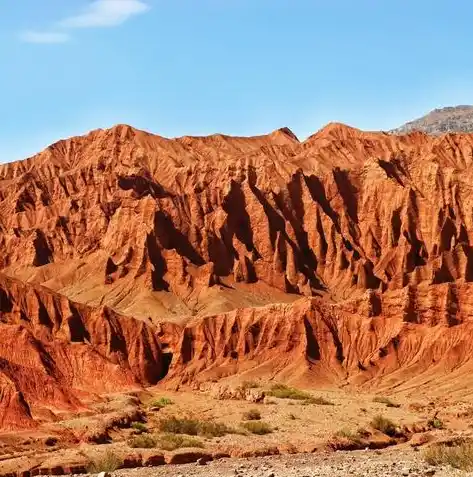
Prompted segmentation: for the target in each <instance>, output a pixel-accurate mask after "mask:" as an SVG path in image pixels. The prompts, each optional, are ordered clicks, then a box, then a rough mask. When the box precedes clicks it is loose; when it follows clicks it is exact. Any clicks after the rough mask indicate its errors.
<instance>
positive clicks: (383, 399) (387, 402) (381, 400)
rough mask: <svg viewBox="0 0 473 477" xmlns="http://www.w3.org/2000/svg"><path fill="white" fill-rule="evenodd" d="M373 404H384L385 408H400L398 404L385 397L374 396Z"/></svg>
mask: <svg viewBox="0 0 473 477" xmlns="http://www.w3.org/2000/svg"><path fill="white" fill-rule="evenodd" d="M373 402H377V403H380V404H385V405H386V407H395V408H399V407H401V405H400V404H398V403H395V402H393V401H391V399H389V398H387V397H384V396H376V397H375V398H374V399H373Z"/></svg>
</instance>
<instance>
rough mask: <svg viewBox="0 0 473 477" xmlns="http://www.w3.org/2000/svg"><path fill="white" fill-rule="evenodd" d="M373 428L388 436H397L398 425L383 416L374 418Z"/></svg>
mask: <svg viewBox="0 0 473 477" xmlns="http://www.w3.org/2000/svg"><path fill="white" fill-rule="evenodd" d="M371 426H372V427H373V428H374V429H377V430H378V431H380V432H382V433H383V434H386V435H387V436H390V437H393V436H395V435H396V424H394V422H393V421H391V419H388V418H387V417H384V416H382V415H381V414H379V415H377V416H375V417H374V418H373V420H372V421H371Z"/></svg>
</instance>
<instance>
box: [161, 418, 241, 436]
mask: <svg viewBox="0 0 473 477" xmlns="http://www.w3.org/2000/svg"><path fill="white" fill-rule="evenodd" d="M159 429H160V430H161V431H162V432H167V433H169V434H187V435H189V436H197V435H199V436H204V437H222V436H224V435H226V434H231V433H233V432H234V431H233V429H231V428H230V427H228V426H227V425H226V424H223V423H221V422H215V421H199V420H198V419H188V418H178V417H175V416H172V417H168V418H165V419H161V421H160V422H159Z"/></svg>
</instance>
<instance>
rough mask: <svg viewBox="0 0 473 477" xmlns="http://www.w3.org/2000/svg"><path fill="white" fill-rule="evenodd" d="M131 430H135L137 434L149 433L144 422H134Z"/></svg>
mask: <svg viewBox="0 0 473 477" xmlns="http://www.w3.org/2000/svg"><path fill="white" fill-rule="evenodd" d="M131 428H132V429H135V431H137V432H140V433H142V432H148V428H147V427H146V424H143V423H142V422H133V423H132V424H131Z"/></svg>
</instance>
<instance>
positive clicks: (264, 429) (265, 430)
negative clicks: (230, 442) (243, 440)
mask: <svg viewBox="0 0 473 477" xmlns="http://www.w3.org/2000/svg"><path fill="white" fill-rule="evenodd" d="M241 425H242V427H243V428H244V429H246V430H247V431H249V432H251V433H252V434H257V435H259V436H262V435H264V434H270V433H271V432H273V430H272V429H271V426H270V425H269V424H267V423H266V422H263V421H248V422H243V423H242V424H241Z"/></svg>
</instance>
